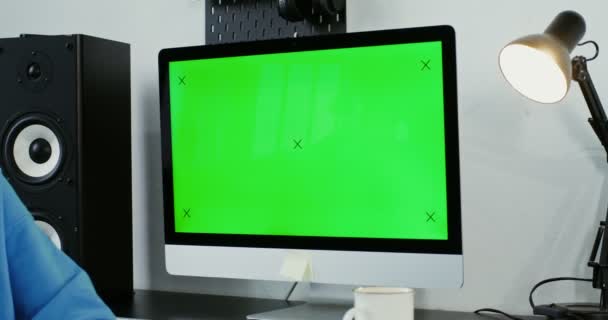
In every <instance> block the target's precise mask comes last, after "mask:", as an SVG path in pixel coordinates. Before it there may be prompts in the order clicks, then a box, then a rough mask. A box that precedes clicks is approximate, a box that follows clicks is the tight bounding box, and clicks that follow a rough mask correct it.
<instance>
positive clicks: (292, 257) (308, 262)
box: [281, 251, 312, 282]
mask: <svg viewBox="0 0 608 320" xmlns="http://www.w3.org/2000/svg"><path fill="white" fill-rule="evenodd" d="M281 275H282V276H283V277H285V278H288V279H290V280H292V281H300V282H304V281H310V280H311V279H312V257H311V256H310V254H307V253H304V252H296V251H294V252H289V253H287V256H285V259H284V260H283V265H282V266H281Z"/></svg>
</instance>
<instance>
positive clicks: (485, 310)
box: [473, 308, 523, 320]
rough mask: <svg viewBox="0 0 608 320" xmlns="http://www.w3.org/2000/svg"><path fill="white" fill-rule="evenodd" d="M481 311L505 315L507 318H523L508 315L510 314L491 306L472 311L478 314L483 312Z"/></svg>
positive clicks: (516, 319) (518, 319) (514, 319)
mask: <svg viewBox="0 0 608 320" xmlns="http://www.w3.org/2000/svg"><path fill="white" fill-rule="evenodd" d="M483 312H488V313H497V314H500V315H503V316H505V317H507V318H509V319H511V320H523V319H522V318H518V317H515V316H512V315H510V314H508V313H506V312H503V311H500V310H498V309H492V308H483V309H478V310H475V311H474V312H473V313H475V314H478V315H482V314H481V313H483Z"/></svg>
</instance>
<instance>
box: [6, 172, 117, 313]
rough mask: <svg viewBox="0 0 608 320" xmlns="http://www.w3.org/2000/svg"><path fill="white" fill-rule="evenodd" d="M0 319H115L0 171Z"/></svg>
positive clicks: (86, 277)
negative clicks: (39, 224)
mask: <svg viewBox="0 0 608 320" xmlns="http://www.w3.org/2000/svg"><path fill="white" fill-rule="evenodd" d="M0 319H115V316H114V315H113V314H112V312H111V311H110V310H109V308H108V307H107V306H106V305H105V304H104V303H103V302H102V301H101V299H100V298H99V297H98V295H97V293H96V292H95V289H94V288H93V285H92V283H91V281H90V279H89V277H88V275H87V274H86V273H85V272H84V271H83V270H82V269H81V268H80V267H79V266H78V265H77V264H76V263H74V262H73V261H72V260H71V259H70V258H69V257H68V256H66V255H65V254H64V253H63V252H61V251H60V250H59V249H57V248H56V247H55V246H54V245H53V244H52V242H51V241H50V240H49V239H48V238H47V237H46V236H45V235H44V234H43V233H42V232H41V231H40V230H39V229H38V227H37V226H36V224H35V222H34V219H33V218H32V216H31V214H30V213H29V212H28V210H27V209H26V208H25V206H24V205H23V203H22V202H21V201H20V200H19V197H18V196H17V194H16V193H15V191H14V190H13V188H12V187H11V186H10V185H9V183H8V182H7V181H6V180H5V179H4V177H3V176H2V175H1V174H0Z"/></svg>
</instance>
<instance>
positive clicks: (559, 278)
mask: <svg viewBox="0 0 608 320" xmlns="http://www.w3.org/2000/svg"><path fill="white" fill-rule="evenodd" d="M557 281H585V282H592V280H591V279H586V278H573V277H558V278H549V279H545V280H543V281H541V282H539V283H537V284H536V285H534V287H533V288H532V290H530V296H529V297H528V300H529V301H530V306H531V307H532V310H534V307H535V306H536V305H535V304H534V298H533V297H532V295H533V294H534V292H535V291H536V289H538V288H540V287H541V286H543V285H545V284H547V283H550V282H557ZM484 312H488V313H496V314H500V315H503V316H505V317H507V318H509V319H511V320H523V319H521V318H518V317H515V316H512V315H510V314H508V313H506V312H503V311H500V310H498V309H492V308H483V309H478V310H475V311H474V313H475V314H479V315H482V313H484ZM568 316H570V317H573V318H575V319H577V320H583V317H581V316H580V315H579V314H577V313H574V312H570V313H568Z"/></svg>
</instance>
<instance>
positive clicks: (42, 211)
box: [0, 35, 133, 302]
mask: <svg viewBox="0 0 608 320" xmlns="http://www.w3.org/2000/svg"><path fill="white" fill-rule="evenodd" d="M0 139H1V140H0V143H1V145H0V146H1V149H0V167H1V168H2V173H3V174H4V176H5V177H6V178H7V179H8V180H9V182H10V183H11V185H12V186H13V187H14V188H15V190H16V192H17V194H18V195H19V197H20V198H21V200H22V201H23V202H24V203H25V205H26V206H27V207H28V209H29V210H30V211H31V213H32V214H33V215H34V217H35V219H36V222H37V224H38V225H39V226H40V227H41V229H42V230H43V231H44V232H45V233H46V234H47V235H48V236H49V237H50V238H51V240H52V241H53V242H54V243H55V244H56V245H57V246H58V247H60V248H61V250H63V251H64V252H65V253H66V254H67V255H68V256H70V257H71V258H72V259H73V260H74V261H75V262H76V263H78V264H79V265H80V266H81V267H83V268H84V269H85V270H86V271H87V273H88V274H89V275H90V276H91V279H92V280H93V283H94V285H95V288H96V289H97V292H98V293H99V294H100V296H101V297H102V298H103V299H104V300H105V301H106V302H108V301H114V300H122V299H126V298H128V297H130V296H131V295H132V293H133V240H132V204H131V203H132V195H131V93H130V47H129V45H128V44H125V43H120V42H115V41H110V40H104V39H99V38H94V37H90V36H85V35H68V36H38V35H23V36H21V37H18V38H10V39H0Z"/></svg>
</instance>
